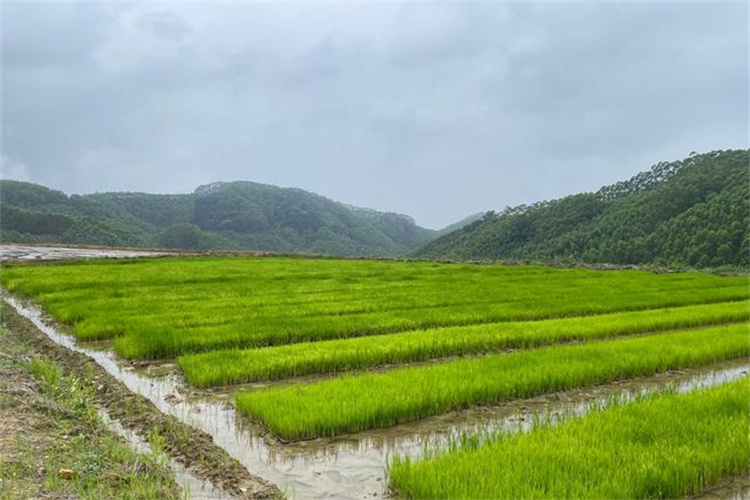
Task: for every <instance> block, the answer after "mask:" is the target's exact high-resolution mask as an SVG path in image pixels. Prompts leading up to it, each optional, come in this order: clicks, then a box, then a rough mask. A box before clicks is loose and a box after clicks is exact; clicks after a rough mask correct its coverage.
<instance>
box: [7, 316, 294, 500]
mask: <svg viewBox="0 0 750 500" xmlns="http://www.w3.org/2000/svg"><path fill="white" fill-rule="evenodd" d="M0 308H1V309H0V311H1V312H2V315H3V317H4V319H5V322H6V324H7V325H8V330H9V335H11V336H14V337H16V338H18V339H20V340H22V341H24V342H27V343H28V344H30V345H31V347H32V349H33V350H34V352H35V353H36V354H38V355H39V356H40V357H43V358H47V359H49V360H51V361H54V362H55V363H56V364H58V365H59V366H60V367H61V368H62V369H63V370H64V371H65V372H66V374H69V373H73V374H75V375H76V376H77V377H79V378H80V379H81V380H84V381H87V383H90V384H91V385H92V387H93V390H94V394H95V399H96V402H97V404H99V405H101V406H102V407H103V408H105V409H106V411H107V414H108V415H109V416H110V417H111V418H113V419H116V420H117V421H118V422H119V423H120V424H121V425H122V426H123V427H124V428H126V429H129V430H131V431H133V432H135V433H137V434H140V435H149V434H150V433H151V432H154V431H156V432H158V433H159V435H160V436H161V437H162V438H163V440H164V448H165V451H166V452H167V453H168V454H169V456H170V457H171V458H172V459H173V460H175V461H176V462H178V463H180V464H182V465H183V466H184V467H185V469H186V470H187V471H189V472H190V473H191V474H192V475H194V476H195V477H197V478H199V479H201V480H206V481H208V482H210V483H211V484H213V485H214V487H215V488H216V489H217V490H221V491H224V492H226V493H228V494H229V495H231V496H232V497H235V498H237V499H240V500H251V499H275V498H281V497H282V494H281V491H280V490H279V489H278V488H277V487H276V486H275V485H273V484H271V483H269V482H268V481H265V480H263V479H261V478H259V477H257V476H255V475H253V474H251V473H250V472H249V471H248V470H247V469H246V468H245V467H244V466H243V465H242V464H240V463H239V462H238V461H237V460H235V459H234V458H232V457H231V456H230V455H229V454H228V453H227V452H226V451H225V450H224V449H222V448H220V447H219V446H217V445H216V444H215V443H214V442H213V440H212V438H211V437H210V436H209V435H208V434H206V433H205V432H202V431H200V430H198V429H195V428H193V427H191V426H189V425H186V424H184V423H182V422H180V421H179V420H177V419H176V418H175V417H173V416H171V415H165V414H164V413H162V412H160V411H159V410H158V409H157V408H156V407H155V406H154V405H153V404H152V403H151V402H150V401H148V400H147V399H146V398H144V397H143V396H140V395H137V394H134V393H133V392H131V391H130V390H128V389H127V387H125V386H124V385H123V384H122V383H121V382H119V381H118V380H116V379H115V378H114V377H112V376H111V375H110V374H109V373H107V372H106V371H105V370H104V368H102V367H101V366H99V365H98V364H97V363H95V362H94V361H93V360H92V359H90V358H89V357H88V356H86V355H84V354H81V353H77V352H73V351H71V350H69V349H67V348H65V347H63V346H61V345H58V344H57V343H55V342H54V341H52V340H51V339H50V338H48V337H47V336H46V335H45V334H44V333H42V332H40V331H39V330H38V329H37V328H36V327H35V326H34V325H33V324H32V323H31V322H30V321H29V320H27V319H26V318H24V317H22V316H21V315H19V314H18V313H17V312H16V311H15V310H14V309H13V308H12V307H10V306H8V305H7V304H5V303H2V305H0Z"/></svg>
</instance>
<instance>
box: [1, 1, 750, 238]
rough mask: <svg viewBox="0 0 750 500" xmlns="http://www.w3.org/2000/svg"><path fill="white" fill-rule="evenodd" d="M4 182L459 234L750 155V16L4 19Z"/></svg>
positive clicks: (295, 9)
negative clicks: (390, 220) (648, 175)
mask: <svg viewBox="0 0 750 500" xmlns="http://www.w3.org/2000/svg"><path fill="white" fill-rule="evenodd" d="M1 18H2V87H3V88H2V167H3V177H4V178H16V179H22V180H30V181H33V182H38V183H41V184H45V185H48V186H51V187H55V188H57V189H61V190H63V191H65V192H68V193H88V192H94V191H146V192H190V191H192V190H193V189H194V188H195V187H196V186H198V185H200V184H204V183H208V182H213V181H217V180H237V179H242V180H252V181H257V182H264V183H269V184H276V185H281V186H293V187H300V188H303V189H307V190H310V191H314V192H317V193H320V194H322V195H325V196H328V197H330V198H333V199H336V200H339V201H343V202H346V203H351V204H356V205H361V206H368V207H373V208H377V209H381V210H388V211H397V212H403V213H407V214H410V215H412V216H413V217H415V219H416V220H417V222H418V223H420V224H422V225H425V226H428V227H439V226H442V225H445V224H448V223H451V222H454V221H455V220H457V219H460V218H462V217H464V216H466V215H469V214H471V213H474V212H477V211H484V210H488V209H502V208H503V207H504V206H506V205H516V204H519V203H527V202H533V201H537V200H540V199H547V198H553V197H559V196H562V195H566V194H572V193H575V192H580V191H585V190H595V189H597V188H598V187H599V186H601V185H604V184H608V183H611V182H613V181H617V180H621V179H624V178H627V177H629V176H631V175H632V174H634V173H636V172H638V171H640V170H644V169H646V168H648V167H649V166H650V165H652V164H654V163H656V162H659V161H662V160H672V159H679V158H683V157H685V156H687V155H688V154H689V153H690V152H691V151H698V152H702V151H708V150H713V149H719V148H740V147H747V142H748V4H747V3H745V2H733V3H718V2H705V3H695V2H690V3H688V2H686V3H675V2H669V3H666V2H658V1H657V2H639V3H627V2H619V3H609V2H608V3H605V2H589V3H581V2H576V3H570V2H568V3H564V2H540V3H486V2H484V3H466V2H461V3H411V4H405V3H394V2H387V3H375V2H369V3H368V2H364V3H362V2H360V3H341V2H339V3H336V2H327V3H320V2H312V1H311V2H289V3H270V2H264V3H248V2H245V3H242V2H235V3H215V2H214V3H209V2H205V3H200V2H198V3H196V2H192V3H179V2H170V3H156V2H141V3H125V2H119V3H102V2H100V3H87V2H80V3H76V2H66V3H49V2H47V3H32V2H19V3H8V2H5V3H4V4H3V6H2V15H1Z"/></svg>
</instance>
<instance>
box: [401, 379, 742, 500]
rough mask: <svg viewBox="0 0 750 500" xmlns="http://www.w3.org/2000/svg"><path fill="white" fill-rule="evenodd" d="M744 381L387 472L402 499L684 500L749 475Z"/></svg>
mask: <svg viewBox="0 0 750 500" xmlns="http://www.w3.org/2000/svg"><path fill="white" fill-rule="evenodd" d="M749 382H750V381H749V380H748V379H747V378H745V379H741V380H739V381H736V382H732V383H730V384H725V385H723V386H719V387H715V388H712V389H707V390H700V391H696V392H692V393H689V394H676V393H670V394H662V395H658V396H652V397H646V398H641V399H639V400H637V401H635V402H632V403H630V404H625V405H615V406H614V407H610V408H608V409H606V410H604V411H593V412H591V413H589V414H587V415H586V416H585V417H583V418H577V419H572V420H568V421H566V422H563V423H561V424H560V425H557V426H543V427H541V428H536V429H534V430H533V431H532V432H530V433H528V434H515V435H500V436H498V437H497V438H496V439H495V440H492V441H491V442H489V443H487V444H484V445H479V446H478V447H477V446H468V447H463V448H462V447H453V448H452V449H450V450H449V451H448V452H446V453H444V454H442V455H438V456H436V457H433V458H430V459H426V460H424V461H421V462H412V461H411V460H409V458H408V457H407V458H396V459H395V460H394V462H393V463H392V464H391V466H390V469H389V478H390V484H391V487H392V488H393V490H394V493H395V494H396V496H397V497H399V498H404V499H432V498H454V499H468V498H472V499H473V498H518V499H527V498H535V499H544V498H549V499H579V498H580V499H602V498H622V499H646V498H663V499H668V498H685V497H692V496H694V495H697V494H699V493H701V492H702V491H703V490H705V489H707V488H709V487H711V486H712V485H714V484H716V483H717V482H719V481H720V480H721V479H722V478H723V477H725V476H729V475H733V474H740V473H742V472H745V471H746V470H747V468H748V467H750V454H748V450H750V434H748V428H749V427H750V411H748V401H749V400H750V384H749Z"/></svg>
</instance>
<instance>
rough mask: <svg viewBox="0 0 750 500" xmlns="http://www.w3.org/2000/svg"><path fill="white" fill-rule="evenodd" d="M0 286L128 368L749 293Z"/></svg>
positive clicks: (306, 280)
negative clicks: (134, 363)
mask: <svg viewBox="0 0 750 500" xmlns="http://www.w3.org/2000/svg"><path fill="white" fill-rule="evenodd" d="M0 279H1V280H2V283H3V286H5V287H6V288H7V289H8V290H9V291H11V292H18V293H21V294H24V295H28V296H32V297H34V298H35V299H36V300H38V301H39V302H40V303H41V304H42V305H43V306H44V307H45V309H46V310H47V311H48V312H50V313H51V314H53V315H54V316H55V317H57V318H58V319H59V320H61V321H63V322H67V323H70V324H72V326H73V328H72V330H73V332H74V333H75V334H76V335H77V336H78V337H79V338H82V339H102V338H111V337H114V338H115V349H116V350H117V352H118V353H119V354H120V355H122V356H125V357H128V358H168V357H174V356H178V355H181V354H186V353H191V352H201V351H209V350H214V349H226V348H236V347H243V348H247V347H259V346H266V345H281V344H288V343H295V342H309V341H319V340H329V339H339V338H347V337H359V336H366V335H376V334H384V333H395V332H403V331H407V330H419V329H424V328H435V327H439V326H457V325H471V324H482V323H492V322H507V321H524V320H540V319H550V318H561V317H567V316H586V315H593V314H604V313H612V312H625V311H637V310H646V309H657V308H664V307H676V306H684V305H697V304H711V303H719V302H726V301H738V300H743V301H744V300H746V299H747V287H748V280H747V278H746V277H739V276H734V277H728V276H716V275H705V274H697V273H692V274H688V273H685V274H655V273H651V272H645V271H607V272H604V271H595V270H588V269H552V268H543V267H520V266H519V267H507V266H477V265H469V264H438V263H431V262H392V261H356V260H334V259H292V258H275V257H274V258H271V257H266V258H191V259H179V258H168V259H167V258H164V259H151V260H137V261H117V262H90V263H80V262H78V263H60V264H54V265H38V266H28V265H13V266H10V265H9V266H5V267H4V268H3V271H2V275H1V276H0ZM155 299H157V300H155Z"/></svg>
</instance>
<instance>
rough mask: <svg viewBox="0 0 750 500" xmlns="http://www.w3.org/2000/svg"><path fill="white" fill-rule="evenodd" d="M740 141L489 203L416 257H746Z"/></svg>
mask: <svg viewBox="0 0 750 500" xmlns="http://www.w3.org/2000/svg"><path fill="white" fill-rule="evenodd" d="M749 159H750V156H749V152H748V151H747V150H739V151H736V150H735V151H714V152H711V153H706V154H692V155H691V156H690V157H689V158H686V159H684V160H681V161H675V162H671V163H659V164H658V165H655V166H654V167H653V168H652V169H651V170H649V171H647V172H642V173H640V174H638V175H636V176H635V177H633V178H632V179H630V180H628V181H624V182H618V183H617V184H613V185H611V186H606V187H603V188H601V189H600V190H599V191H597V192H596V193H583V194H577V195H573V196H567V197H565V198H561V199H558V200H553V201H544V202H540V203H535V204H534V205H531V206H525V205H522V206H518V207H515V208H506V209H505V210H504V211H503V212H501V213H499V214H495V213H493V212H488V213H487V214H486V215H485V217H484V218H483V219H482V220H479V221H476V222H474V223H473V224H470V225H468V226H465V227H464V228H462V229H459V230H457V231H454V232H451V233H449V234H447V235H444V236H441V237H440V238H438V239H436V240H434V241H432V242H430V243H428V244H427V245H426V246H424V247H422V248H421V249H419V250H418V251H417V252H416V253H415V254H414V255H415V256H418V257H424V258H445V259H478V260H522V261H542V262H585V263H614V264H655V265H663V266H678V267H680V266H690V267H700V268H704V267H718V266H741V267H745V268H746V267H748V254H749V253H750V243H749V238H750V236H749V235H748V231H749V228H750V213H749V206H750V205H749V203H750V187H749V186H750V184H749V183H750V172H749V169H748V165H749V163H748V160H749Z"/></svg>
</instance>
